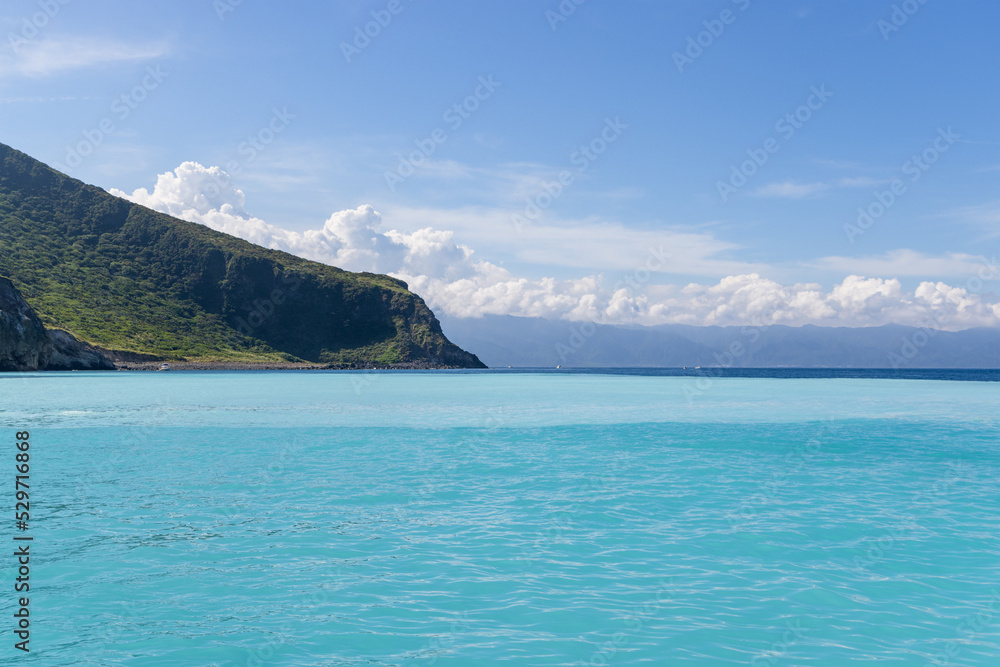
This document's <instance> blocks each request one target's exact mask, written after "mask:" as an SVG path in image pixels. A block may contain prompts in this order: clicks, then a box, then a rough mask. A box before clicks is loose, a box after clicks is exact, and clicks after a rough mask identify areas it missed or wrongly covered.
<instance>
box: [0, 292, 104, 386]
mask: <svg viewBox="0 0 1000 667" xmlns="http://www.w3.org/2000/svg"><path fill="white" fill-rule="evenodd" d="M114 368H115V366H114V364H113V363H112V362H111V360H109V359H108V358H107V357H105V356H104V355H103V354H101V353H100V352H99V351H98V350H95V349H93V348H91V347H89V346H87V345H84V344H83V343H80V342H79V341H78V340H76V338H74V337H73V336H72V335H71V334H69V333H67V332H65V331H59V330H55V331H49V330H47V329H46V328H45V326H44V325H43V324H42V321H41V319H39V317H38V315H36V314H35V311H33V310H32V309H31V306H29V305H28V303H27V302H26V301H25V300H24V297H22V296H21V293H20V292H18V291H17V288H15V287H14V284H13V283H12V282H11V281H10V280H9V279H7V278H0V371H37V370H114Z"/></svg>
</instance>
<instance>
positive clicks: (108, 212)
mask: <svg viewBox="0 0 1000 667" xmlns="http://www.w3.org/2000/svg"><path fill="white" fill-rule="evenodd" d="M0 275H8V276H11V277H12V278H14V279H15V282H16V286H17V288H18V289H19V290H20V291H21V292H22V293H23V295H24V297H25V298H26V299H27V300H28V301H29V302H30V303H31V305H32V306H33V308H34V309H35V311H36V312H37V314H38V317H39V318H40V319H41V321H42V322H43V323H44V324H45V326H47V327H48V328H49V329H62V330H65V331H67V332H71V333H72V334H74V335H75V336H77V337H79V338H82V339H85V340H88V341H90V342H92V343H93V344H94V345H97V346H100V348H102V349H104V350H107V351H108V353H109V355H111V356H113V357H114V358H120V359H131V358H144V359H163V360H168V361H174V360H176V361H182V360H188V361H198V362H201V361H205V362H229V361H240V362H253V363H256V362H268V363H275V362H293V363H294V362H310V363H320V364H330V365H332V366H333V367H359V366H360V367H369V366H372V365H377V366H380V367H381V366H401V367H424V368H442V367H445V368H482V367H483V364H482V363H481V362H480V361H479V359H478V358H476V356H475V355H473V354H470V353H468V352H466V351H464V350H462V349H460V348H458V347H457V346H455V345H454V344H452V343H451V342H450V341H449V340H448V339H447V338H445V336H444V334H443V333H442V331H441V325H440V324H439V323H438V320H437V318H436V317H435V316H434V314H433V313H432V312H431V310H430V309H429V308H428V307H427V304H426V303H424V301H423V299H421V298H420V297H419V296H417V295H416V294H413V293H412V292H410V291H409V289H408V288H407V286H406V284H405V283H403V282H402V281H399V280H396V279H394V278H391V277H389V276H383V275H376V274H371V273H351V272H348V271H343V270H341V269H339V268H336V267H333V266H328V265H326V264H320V263H318V262H311V261H308V260H305V259H302V258H300V257H296V256H294V255H290V254H288V253H283V252H279V251H276V250H270V249H268V248H263V247H260V246H256V245H253V244H251V243H248V242H246V241H243V240H242V239H238V238H236V237H233V236H229V235H227V234H222V233H219V232H216V231H213V230H211V229H209V228H208V227H205V226H203V225H198V224H194V223H190V222H186V221H183V220H178V219H176V218H172V217H170V216H167V215H164V214H161V213H157V212H155V211H152V210H150V209H148V208H145V207H143V206H139V205H136V204H133V203H132V202H129V201H126V200H124V199H120V198H118V197H114V196H112V195H110V194H109V193H107V192H105V191H104V190H101V189H99V188H96V187H93V186H89V185H86V184H85V183H82V182H80V181H78V180H76V179H73V178H71V177H69V176H67V175H65V174H62V173H60V172H58V171H55V170H54V169H51V168H49V167H48V166H46V165H44V164H42V163H41V162H38V161H37V160H34V159H32V158H30V157H29V156H27V155H25V154H23V153H20V152H18V151H16V150H14V149H12V148H9V147H7V146H4V145H3V144H0ZM36 334H37V332H36ZM25 345H28V347H27V348H26V349H25V351H24V353H25V354H27V355H28V357H30V356H31V354H32V353H31V352H30V351H28V350H29V349H31V346H30V345H29V344H27V343H25ZM68 356H70V357H72V355H68ZM56 358H59V357H58V355H57V357H56ZM26 362H30V359H27V360H26Z"/></svg>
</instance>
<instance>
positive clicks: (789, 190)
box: [753, 181, 830, 199]
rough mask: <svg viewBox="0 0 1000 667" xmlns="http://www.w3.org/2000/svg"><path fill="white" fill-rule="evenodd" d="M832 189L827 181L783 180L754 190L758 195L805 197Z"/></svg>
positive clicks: (783, 197) (790, 197) (789, 197)
mask: <svg viewBox="0 0 1000 667" xmlns="http://www.w3.org/2000/svg"><path fill="white" fill-rule="evenodd" d="M829 189H830V186H829V185H827V184H826V183H796V182H794V181H782V182H780V183H768V184H767V185H765V186H762V187H759V188H757V189H756V190H754V191H753V194H754V195H756V196H757V197H773V198H776V199H805V198H806V197H811V196H813V195H817V194H820V193H823V192H826V191H827V190H829Z"/></svg>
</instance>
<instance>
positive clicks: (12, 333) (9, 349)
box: [0, 278, 53, 371]
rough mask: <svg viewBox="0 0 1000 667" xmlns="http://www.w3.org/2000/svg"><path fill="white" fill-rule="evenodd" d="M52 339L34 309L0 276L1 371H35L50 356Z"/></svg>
mask: <svg viewBox="0 0 1000 667" xmlns="http://www.w3.org/2000/svg"><path fill="white" fill-rule="evenodd" d="M52 348H53V346H52V341H51V340H49V334H48V332H47V331H46V330H45V326H44V325H43V324H42V321H41V320H40V319H38V316H37V315H35V311H33V310H32V309H31V307H30V306H29V305H28V304H27V302H26V301H25V300H24V299H23V298H22V297H21V294H20V292H18V291H17V289H15V288H14V284H13V283H11V282H10V280H8V279H7V278H0V371H36V370H38V369H39V368H42V367H44V366H45V365H46V364H47V363H48V361H49V357H51V356H52Z"/></svg>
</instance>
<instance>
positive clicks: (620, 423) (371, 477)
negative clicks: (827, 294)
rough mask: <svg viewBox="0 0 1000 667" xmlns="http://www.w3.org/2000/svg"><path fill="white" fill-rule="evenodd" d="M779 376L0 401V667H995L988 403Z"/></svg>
mask: <svg viewBox="0 0 1000 667" xmlns="http://www.w3.org/2000/svg"><path fill="white" fill-rule="evenodd" d="M745 375H752V373H745ZM793 375H795V374H790V376H787V377H710V376H707V377H706V376H701V377H699V376H695V375H686V376H685V375H680V376H677V375H674V376H669V375H663V374H659V375H657V374H644V373H627V372H620V373H490V372H478V373H477V372H437V373H389V372H374V373H336V372H309V373H302V372H261V373H253V372H239V373H237V372H230V373H227V372H217V373H216V372H210V373H183V372H170V373H145V374H144V373H107V374H95V373H66V374H27V375H4V376H0V425H2V434H3V435H2V437H3V439H4V441H5V442H6V444H5V446H4V447H3V448H2V449H0V457H5V458H6V459H7V461H6V462H0V471H3V472H2V478H0V494H2V495H3V496H4V498H3V504H4V506H5V507H7V508H8V511H10V515H9V519H10V521H9V524H7V525H8V528H7V529H6V530H5V531H4V534H5V535H6V538H4V539H6V541H7V543H8V548H6V549H4V550H3V553H6V554H7V555H6V556H0V566H2V573H3V574H2V577H3V584H2V586H0V591H2V592H0V617H2V618H3V619H6V620H2V621H0V637H2V638H3V645H2V647H0V664H3V665H46V666H47V665H171V666H173V665H215V666H235V665H240V666H263V665H296V666H298V665H302V666H306V665H309V666H320V665H324V666H327V665H329V666H341V665H351V666H362V665H363V666H382V665H405V666H418V665H420V666H429V665H438V666H444V665H455V666H479V665H485V666H489V665H539V666H543V665H544V666H549V665H552V666H554V665H622V666H625V665H754V666H760V665H767V666H772V665H774V666H777V665H789V666H791V665H831V666H839V665H848V664H871V663H878V664H886V665H921V666H923V665H993V666H995V665H998V664H1000V410H998V408H1000V382H990V381H977V378H978V377H979V376H975V375H971V376H967V377H964V378H961V377H960V378H959V380H961V381H955V380H939V379H937V380H935V379H872V378H869V377H864V376H863V374H862V376H860V377H844V376H842V377H834V378H830V377H822V373H814V374H813V375H810V374H809V373H805V374H804V375H806V377H793ZM800 375H802V374H800ZM921 377H923V376H921ZM926 377H934V374H933V373H930V374H928V375H927V376H926ZM941 377H946V375H942V376H941ZM981 379H995V378H981ZM19 431H29V432H30V436H31V437H30V442H31V445H30V447H31V449H30V454H31V460H30V463H31V468H30V471H31V472H30V482H31V488H30V492H31V512H30V514H31V520H30V528H29V530H28V531H26V532H19V531H17V530H15V526H14V513H13V506H14V475H15V469H14V466H15V460H14V457H15V454H16V453H17V450H16V448H15V446H14V443H15V434H16V433H17V432H19ZM18 535H21V536H23V535H30V536H31V537H32V538H33V540H32V542H31V547H30V549H31V574H30V577H31V580H30V586H31V589H30V604H29V608H30V614H31V615H30V619H31V625H30V627H31V639H30V648H31V651H30V653H28V654H24V653H23V652H21V651H18V650H15V649H14V643H15V641H17V639H16V638H15V636H14V625H15V623H14V620H15V619H14V618H13V613H14V611H15V609H16V604H15V603H16V595H15V593H14V588H13V587H14V581H15V578H16V577H17V576H18V572H17V563H16V559H15V558H14V557H13V555H12V554H13V552H14V545H15V544H17V543H16V542H14V541H13V538H14V537H15V536H18Z"/></svg>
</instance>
